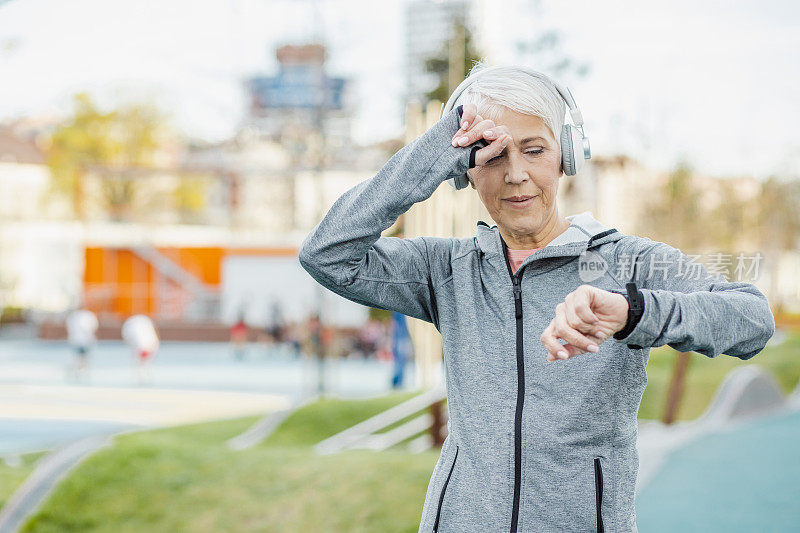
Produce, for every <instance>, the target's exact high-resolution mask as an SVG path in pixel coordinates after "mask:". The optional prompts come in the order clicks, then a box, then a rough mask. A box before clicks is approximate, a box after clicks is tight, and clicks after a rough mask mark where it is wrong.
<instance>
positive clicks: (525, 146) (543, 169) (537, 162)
mask: <svg viewBox="0 0 800 533" xmlns="http://www.w3.org/2000/svg"><path fill="white" fill-rule="evenodd" d="M495 124H496V125H498V126H505V127H507V128H508V130H509V134H510V135H511V142H509V143H508V145H507V146H506V148H505V150H503V152H502V153H501V154H500V155H499V156H497V157H495V158H494V159H490V160H489V161H487V163H486V164H485V165H481V166H478V167H475V168H473V169H471V170H470V171H469V175H470V176H471V177H472V181H473V183H474V186H475V189H476V190H477V191H478V195H479V196H480V198H481V201H482V202H483V205H485V206H486V209H487V210H488V211H489V214H490V215H491V216H492V219H493V220H494V221H495V222H496V223H497V226H498V228H499V229H500V230H501V233H504V234H505V235H506V236H510V237H511V238H512V239H513V240H515V241H521V242H524V241H527V240H530V238H531V237H536V236H537V235H540V234H542V233H544V232H545V231H546V228H545V226H546V224H547V223H548V222H551V224H549V225H548V227H552V222H553V220H554V217H556V218H557V217H558V209H557V207H556V193H557V192H558V182H559V180H560V178H561V150H560V148H559V146H558V144H557V143H556V140H555V138H554V137H553V133H552V132H551V131H550V128H548V127H547V125H545V123H544V121H543V120H542V119H541V118H540V117H536V116H532V115H524V114H522V113H517V112H516V111H512V110H510V109H508V108H503V112H502V114H501V115H500V117H499V118H498V119H497V120H495ZM514 196H533V198H531V199H530V200H526V201H524V202H514V201H513V200H510V198H512V197H514ZM526 237H528V238H527V239H526Z"/></svg>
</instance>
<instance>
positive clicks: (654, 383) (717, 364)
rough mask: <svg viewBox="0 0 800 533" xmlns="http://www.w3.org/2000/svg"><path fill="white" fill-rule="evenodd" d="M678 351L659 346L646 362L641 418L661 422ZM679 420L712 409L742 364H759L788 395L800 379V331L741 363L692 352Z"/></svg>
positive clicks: (732, 359)
mask: <svg viewBox="0 0 800 533" xmlns="http://www.w3.org/2000/svg"><path fill="white" fill-rule="evenodd" d="M676 353H677V352H676V351H675V350H673V349H672V348H669V347H660V348H656V349H653V350H652V351H651V352H650V360H649V361H648V363H647V388H646V389H645V391H644V395H643V397H642V404H641V406H640V409H639V418H646V419H659V420H660V419H661V418H662V416H663V413H664V408H665V405H666V401H667V388H668V386H669V380H670V377H671V376H672V369H673V367H674V365H675V358H676ZM689 357H690V358H691V359H690V361H689V368H688V371H687V379H686V384H685V388H684V394H683V398H682V401H681V405H680V409H678V415H677V418H678V420H693V419H695V418H697V417H698V416H700V415H701V414H702V413H703V411H704V410H705V409H706V408H707V407H708V406H709V404H710V403H711V400H712V399H713V397H714V394H715V393H716V391H717V389H718V388H719V386H720V385H721V384H722V381H723V380H724V379H725V376H726V375H728V373H729V372H731V371H732V370H733V369H734V368H736V367H737V366H741V365H759V366H761V367H763V368H764V369H766V370H767V371H769V372H770V373H772V375H773V376H774V377H775V379H776V380H777V382H778V384H779V385H780V386H781V389H783V392H784V393H786V394H789V393H790V392H791V391H792V390H793V389H794V388H795V387H796V386H797V382H798V380H799V379H800V331H794V332H791V333H790V335H789V336H788V337H787V339H786V341H785V342H784V343H783V344H781V345H780V346H774V347H773V346H769V347H767V348H765V349H764V351H762V352H761V353H759V354H758V355H756V356H755V357H753V358H752V359H749V360H747V361H742V360H740V359H737V358H735V357H731V356H729V355H719V356H717V357H714V358H710V357H706V356H705V355H702V354H698V353H695V352H691V353H690V355H689Z"/></svg>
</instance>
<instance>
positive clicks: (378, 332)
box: [358, 318, 384, 359]
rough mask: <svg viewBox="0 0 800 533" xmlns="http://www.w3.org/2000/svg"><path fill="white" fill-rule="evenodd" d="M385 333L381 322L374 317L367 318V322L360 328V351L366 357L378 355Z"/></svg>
mask: <svg viewBox="0 0 800 533" xmlns="http://www.w3.org/2000/svg"><path fill="white" fill-rule="evenodd" d="M383 333H384V332H383V328H382V327H381V323H380V322H379V321H377V320H375V319H374V318H370V319H369V320H367V323H366V324H365V325H364V326H363V327H362V328H361V329H360V330H359V332H358V341H359V351H360V352H361V354H362V356H363V357H364V359H371V358H375V357H376V355H377V352H378V350H379V349H380V346H381V340H382V338H383Z"/></svg>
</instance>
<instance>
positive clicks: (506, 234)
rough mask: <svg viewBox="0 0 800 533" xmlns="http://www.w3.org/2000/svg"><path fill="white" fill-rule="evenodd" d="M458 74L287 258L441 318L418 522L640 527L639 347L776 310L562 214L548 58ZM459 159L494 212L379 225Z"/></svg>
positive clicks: (348, 291) (757, 319)
mask: <svg viewBox="0 0 800 533" xmlns="http://www.w3.org/2000/svg"><path fill="white" fill-rule="evenodd" d="M462 86H463V87H466V88H465V90H464V91H463V92H461V93H460V94H459V95H458V97H457V99H456V100H457V101H455V102H453V104H460V105H457V107H453V108H452V109H450V110H448V111H447V112H446V113H444V114H443V116H442V118H441V119H440V120H439V121H438V122H437V123H436V124H434V125H433V126H432V127H431V128H430V129H429V130H428V131H427V132H425V133H424V134H423V135H421V136H420V137H418V138H417V139H415V140H414V141H412V142H411V143H410V144H409V145H408V146H405V147H404V148H403V149H401V150H400V151H398V152H397V153H396V154H395V155H394V156H393V157H392V158H391V159H390V160H389V161H388V162H387V163H386V165H384V167H383V168H382V169H381V170H380V171H379V172H378V174H377V175H375V176H374V177H372V178H371V179H368V180H366V181H364V182H362V183H360V184H359V185H357V186H355V187H353V188H352V189H350V190H349V191H347V192H346V193H345V194H344V195H342V197H341V198H339V199H338V200H337V201H336V202H335V203H334V205H333V207H332V208H331V209H330V211H329V212H328V213H327V214H326V216H325V217H324V219H323V220H322V221H321V222H320V223H319V224H318V225H317V226H316V227H315V228H314V229H313V231H312V232H311V233H310V234H309V235H308V236H307V237H306V239H305V240H304V242H303V244H302V247H301V250H300V262H301V263H302V265H303V267H304V268H305V269H306V270H307V271H308V272H309V273H310V274H311V275H312V276H313V277H314V278H315V279H316V280H317V281H319V282H320V283H321V284H323V285H324V286H326V287H327V288H328V289H330V290H332V291H334V292H336V293H338V294H340V295H342V296H344V297H345V298H348V299H350V300H352V301H355V302H359V303H362V304H364V305H369V306H373V307H380V308H383V309H390V310H394V311H398V312H400V313H403V314H406V315H408V316H413V317H416V318H419V319H422V320H426V321H429V322H432V323H433V324H434V325H435V326H436V328H437V329H438V330H439V332H440V333H441V335H442V343H443V353H444V363H445V379H446V384H447V401H448V408H449V413H450V420H449V423H448V428H449V434H448V436H447V438H446V440H445V442H444V445H443V447H442V450H441V453H440V456H439V460H438V462H437V463H436V466H435V468H434V470H433V474H432V476H431V479H430V483H429V485H428V490H427V495H426V498H425V504H424V507H423V511H422V520H421V524H420V529H419V530H420V531H442V532H444V531H447V532H451V531H458V532H465V531H482V532H485V531H506V530H510V531H512V532H513V531H537V532H538V531H545V532H553V531H603V530H604V529H607V530H608V531H614V532H622V531H637V528H636V516H635V510H634V490H635V487H636V474H637V469H638V455H637V451H636V437H637V425H636V415H637V411H638V408H639V403H640V401H641V398H642V392H643V391H644V388H645V384H646V382H647V375H646V373H645V366H646V364H647V360H648V356H649V353H650V348H651V347H654V346H661V345H664V344H669V345H670V346H672V347H673V348H675V349H676V350H679V351H682V352H687V351H691V350H694V351H697V352H699V353H701V354H703V355H706V356H708V357H716V356H717V355H719V354H721V353H725V354H728V355H730V356H733V357H737V358H739V359H749V358H751V357H753V356H755V355H756V354H757V353H758V352H759V351H761V350H762V349H763V347H764V345H765V344H766V342H767V340H768V339H769V338H770V337H771V336H772V334H773V332H774V327H775V324H774V319H773V316H772V313H771V312H770V309H769V306H768V305H767V301H766V299H765V297H764V296H763V294H761V293H760V292H759V291H758V290H757V289H756V288H755V287H754V286H753V285H751V284H747V283H730V282H727V281H725V279H724V278H723V277H722V276H719V275H718V276H715V277H712V276H709V275H708V272H707V271H706V270H705V269H704V268H702V266H700V265H697V267H698V268H695V269H687V262H688V261H689V259H688V257H686V256H684V255H683V254H682V253H681V252H680V251H679V250H677V249H676V248H673V247H671V246H669V245H667V244H664V243H661V242H657V241H652V240H650V239H647V238H644V237H637V236H634V235H624V234H622V233H620V232H619V231H617V230H615V229H612V228H608V227H606V226H605V225H603V224H602V223H600V222H598V221H597V220H595V219H594V218H593V217H592V216H591V213H589V212H585V213H581V214H579V215H573V216H567V217H564V216H562V214H561V213H560V212H559V210H558V205H557V203H556V192H557V190H558V185H559V182H560V179H561V176H562V174H563V173H564V172H565V170H567V171H568V173H569V174H571V173H574V171H575V168H574V167H575V161H574V159H573V160H570V159H569V157H566V156H570V157H574V156H572V154H571V153H567V150H569V151H570V152H572V153H574V151H575V148H576V147H575V146H574V145H573V144H572V142H571V141H570V146H562V144H564V143H565V141H569V140H570V136H569V135H567V136H564V137H562V135H561V134H560V133H561V132H562V128H563V124H564V116H565V105H564V101H563V98H564V96H562V94H560V93H559V91H558V90H557V87H556V86H555V85H554V83H553V82H552V81H550V80H549V79H548V78H546V77H545V76H543V75H541V74H539V73H534V72H532V71H529V70H527V69H524V68H521V67H490V68H483V67H482V66H481V65H479V66H478V67H476V69H473V71H472V72H471V73H470V75H469V77H468V78H467V80H465V82H464V83H463V84H462ZM570 98H571V97H570ZM571 107H572V105H571ZM446 109H447V108H446ZM578 115H579V112H578ZM574 117H575V114H573V118H574ZM556 132H558V133H559V134H556ZM562 148H563V149H564V150H563V151H564V153H565V155H562ZM581 151H582V150H581ZM587 155H588V154H587ZM565 161H567V162H568V167H570V168H567V169H565ZM581 162H582V161H581ZM465 172H466V173H467V177H468V180H469V182H470V184H471V186H472V188H474V189H475V190H476V191H477V193H478V195H479V196H480V198H481V200H482V202H483V204H484V205H485V206H486V208H487V210H488V211H489V214H490V215H491V216H492V219H493V220H494V221H495V222H496V225H495V226H489V225H488V224H487V223H486V222H483V221H480V222H478V225H477V233H476V236H475V237H471V238H464V239H455V238H432V237H415V238H411V239H401V238H396V237H381V231H383V230H384V229H386V228H388V227H390V226H391V225H392V224H393V223H394V222H395V220H397V218H398V217H399V216H400V214H402V213H404V212H405V211H407V210H408V209H409V208H410V207H411V206H412V205H413V204H414V203H415V202H421V201H423V200H425V199H426V198H428V197H429V196H430V195H431V194H432V193H433V192H434V190H436V188H437V187H438V186H439V185H440V184H441V183H442V181H445V180H447V179H457V178H461V177H462V176H463V175H464V174H465ZM598 264H599V265H600V266H603V265H604V269H601V270H600V271H599V272H598V271H596V270H594V269H593V268H591V266H590V268H589V269H588V272H589V273H592V272H594V273H595V274H594V275H589V276H587V275H586V273H587V272H585V271H584V270H582V268H583V266H584V265H594V266H597V265H598ZM698 271H699V273H701V274H702V275H700V276H697V275H696V274H697V273H698ZM685 272H692V273H693V274H694V275H692V276H687V275H686V274H685ZM586 279H590V281H587V282H584V280H586ZM629 283H632V284H635V285H632V284H631V285H626V284H629ZM624 288H629V289H631V290H630V292H629V293H626V292H625V291H623V290H621V289H624ZM612 291H619V292H612ZM625 294H628V296H627V297H626V296H625ZM629 301H630V303H629ZM560 341H564V342H565V344H563V345H562V344H561V342H560Z"/></svg>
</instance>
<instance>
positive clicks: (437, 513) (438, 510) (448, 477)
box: [433, 446, 458, 533]
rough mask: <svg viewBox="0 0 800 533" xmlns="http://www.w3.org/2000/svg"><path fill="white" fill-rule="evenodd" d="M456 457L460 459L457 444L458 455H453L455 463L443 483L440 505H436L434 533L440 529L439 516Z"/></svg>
mask: <svg viewBox="0 0 800 533" xmlns="http://www.w3.org/2000/svg"><path fill="white" fill-rule="evenodd" d="M456 459H458V446H456V455H455V457H453V464H452V465H450V472H448V473H447V479H445V480H444V485H442V492H441V494H439V505H438V506H437V507H436V521H435V522H434V523H433V533H436V532H437V531H439V517H440V516H441V515H442V503H444V491H446V490H447V485H448V483H450V476H452V475H453V469H454V468H455V467H456Z"/></svg>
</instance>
